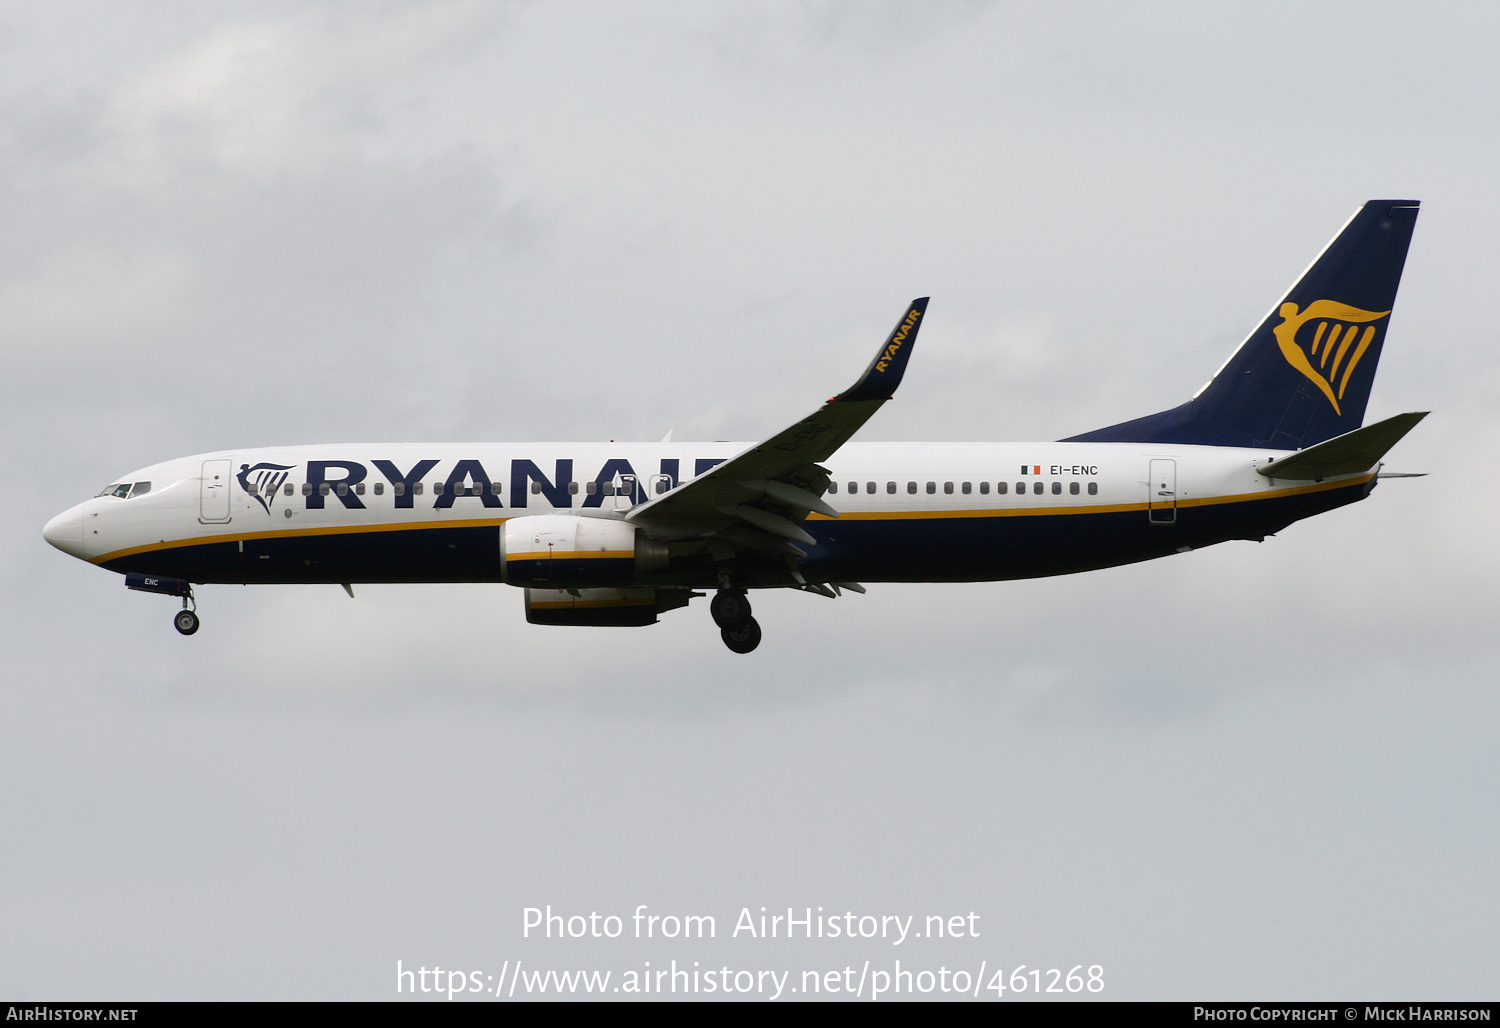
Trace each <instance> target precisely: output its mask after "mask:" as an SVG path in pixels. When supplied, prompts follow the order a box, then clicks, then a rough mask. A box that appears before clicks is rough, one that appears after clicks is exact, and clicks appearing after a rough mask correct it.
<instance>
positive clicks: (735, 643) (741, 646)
mask: <svg viewBox="0 0 1500 1028" xmlns="http://www.w3.org/2000/svg"><path fill="white" fill-rule="evenodd" d="M719 636H720V637H721V638H722V639H723V640H724V645H725V646H728V647H729V648H730V649H731V650H733V651H734V652H735V653H749V652H750V651H751V650H753V649H755V647H757V646H759V645H760V624H759V623H758V622H757V621H756V620H755V619H754V618H746V619H745V623H744V624H743V625H736V626H735V627H733V628H724V629H720V630H719Z"/></svg>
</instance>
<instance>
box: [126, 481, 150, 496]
mask: <svg viewBox="0 0 1500 1028" xmlns="http://www.w3.org/2000/svg"><path fill="white" fill-rule="evenodd" d="M150 491H151V483H150V482H137V483H136V484H135V485H133V486H131V487H130V495H131V496H145V495H146V494H147V493H149V492H150Z"/></svg>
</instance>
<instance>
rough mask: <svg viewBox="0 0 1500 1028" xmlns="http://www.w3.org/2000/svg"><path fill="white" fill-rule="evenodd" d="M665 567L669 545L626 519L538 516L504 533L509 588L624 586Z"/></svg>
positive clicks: (503, 560)
mask: <svg viewBox="0 0 1500 1028" xmlns="http://www.w3.org/2000/svg"><path fill="white" fill-rule="evenodd" d="M666 566H667V544H666V543H664V542H662V541H661V540H659V539H652V538H650V537H648V536H645V535H642V534H641V533H639V532H638V531H636V527H635V525H633V524H631V523H630V522H628V521H616V520H614V519H609V518H584V517H578V516H577V515H574V514H535V515H532V516H530V517H524V518H511V519H510V520H509V521H507V522H505V524H504V525H502V526H501V529H500V568H501V570H500V575H501V578H502V580H503V581H505V582H506V583H508V584H510V585H519V586H542V587H545V588H551V589H558V588H575V589H576V588H584V587H590V586H611V585H623V584H625V583H628V582H630V581H632V580H634V579H635V578H636V576H637V575H640V574H643V573H644V572H647V571H654V570H656V569H657V568H664V567H666ZM528 610H529V607H528ZM652 620H655V618H653V619H652ZM645 623H646V624H650V622H645Z"/></svg>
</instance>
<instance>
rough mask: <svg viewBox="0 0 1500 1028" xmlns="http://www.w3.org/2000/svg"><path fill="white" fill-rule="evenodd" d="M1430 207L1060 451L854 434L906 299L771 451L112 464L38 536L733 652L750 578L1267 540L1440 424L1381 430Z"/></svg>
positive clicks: (149, 586) (241, 573)
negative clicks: (1173, 402)
mask: <svg viewBox="0 0 1500 1028" xmlns="http://www.w3.org/2000/svg"><path fill="white" fill-rule="evenodd" d="M1418 209H1419V204H1418V202H1417V201H1415V200H1371V201H1369V202H1368V203H1365V204H1364V205H1363V206H1361V207H1360V208H1359V209H1358V210H1357V211H1356V212H1355V214H1354V216H1353V217H1352V218H1351V219H1350V220H1349V221H1348V222H1347V223H1346V224H1345V226H1344V227H1343V228H1342V229H1341V230H1340V232H1339V233H1338V234H1337V235H1336V236H1335V237H1334V239H1333V241H1332V242H1331V243H1330V244H1329V245H1328V246H1327V248H1325V249H1324V250H1323V251H1322V253H1321V254H1320V255H1319V256H1318V257H1317V258H1316V259H1315V260H1314V261H1313V262H1312V264H1311V265H1309V267H1308V268H1307V269H1306V270H1305V271H1304V272H1303V274H1302V275H1301V276H1300V277H1299V278H1298V279H1297V280H1296V282H1295V284H1294V285H1293V286H1292V287H1291V289H1290V290H1289V291H1288V292H1287V293H1286V295H1284V296H1283V297H1282V298H1281V300H1280V301H1279V302H1278V303H1277V304H1276V305H1275V306H1273V307H1272V309H1271V311H1270V313H1269V314H1268V315H1267V316H1266V317H1265V319H1264V320H1262V321H1261V323H1260V324H1259V325H1258V326H1257V327H1256V328H1255V330H1254V331H1252V332H1251V333H1250V334H1249V336H1247V337H1246V338H1245V340H1244V342H1242V343H1241V344H1240V346H1239V347H1238V348H1237V349H1236V350H1235V351H1234V353H1233V354H1232V355H1231V356H1230V357H1229V359H1228V360H1227V361H1226V362H1225V363H1224V365H1223V366H1222V367H1220V369H1219V370H1218V372H1217V373H1215V375H1214V376H1213V378H1211V379H1210V380H1209V382H1208V383H1207V384H1206V385H1205V386H1204V387H1203V388H1202V389H1201V390H1199V391H1198V393H1196V394H1195V395H1194V396H1193V397H1192V398H1191V399H1189V400H1188V401H1187V402H1185V403H1183V404H1181V405H1179V406H1177V407H1173V408H1171V409H1170V410H1166V411H1161V412H1160V413H1156V414H1151V415H1148V416H1146V417H1142V418H1136V419H1134V420H1131V421H1126V422H1123V423H1121V424H1116V425H1110V426H1108V427H1105V428H1100V429H1097V430H1094V431H1090V432H1084V433H1082V434H1080V435H1074V436H1070V437H1069V438H1066V439H1062V440H1059V441H1055V442H1023V443H988V442H970V443H865V442H860V443H853V442H850V441H849V440H850V438H851V437H852V436H854V434H855V433H856V432H858V431H859V429H860V428H861V427H862V426H863V425H864V424H865V422H866V421H868V420H869V419H870V417H871V416H872V415H873V414H874V413H875V412H876V411H877V410H879V409H880V407H881V406H882V405H884V404H885V403H886V401H888V400H890V399H891V398H892V396H894V394H895V392H896V388H897V386H898V385H899V384H900V382H901V379H902V377H903V375H904V374H905V372H906V368H907V364H908V362H909V361H910V359H911V354H912V350H913V348H914V346H915V344H916V340H917V335H918V333H919V332H920V330H921V328H922V325H923V324H924V319H925V318H926V315H927V298H926V297H923V298H919V299H916V300H913V301H912V302H911V304H910V305H908V306H907V308H906V309H905V311H904V312H903V314H902V315H901V318H900V320H899V321H898V322H897V324H896V327H895V329H894V330H893V331H892V332H891V334H890V335H889V336H888V337H887V338H886V340H885V342H884V343H882V344H881V346H880V349H879V350H878V351H877V352H876V354H875V358H874V360H872V361H871V362H870V365H869V366H868V367H867V368H866V369H865V372H864V374H863V375H861V376H860V378H859V380H858V381H857V382H855V383H854V385H853V386H851V387H850V388H848V389H846V390H844V391H843V392H841V393H839V394H838V395H836V396H834V397H832V398H831V399H829V400H828V401H827V402H826V403H824V404H823V405H822V406H821V407H819V408H818V409H817V410H816V411H814V412H813V413H812V414H810V415H808V416H807V417H805V418H803V419H802V420H800V421H798V422H797V423H796V424H794V425H792V426H791V427H789V428H787V429H785V430H783V431H781V432H778V433H777V434H775V435H773V436H771V437H770V438H768V439H766V440H765V441H764V442H760V443H755V444H746V443H677V442H671V441H670V433H669V434H668V439H667V440H664V441H662V442H660V443H654V444H653V443H613V442H611V443H607V444H597V443H595V444H584V443H526V444H505V443H459V444H411V443H377V444H329V445H316V446H290V447H260V448H246V449H240V450H226V451H219V452H214V453H203V454H197V455H194V456H191V457H184V458H181V459H179V460H173V461H168V462H166V463H162V464H154V465H151V466H150V467H146V468H142V469H140V470H138V471H133V472H131V473H130V474H128V475H123V476H121V477H120V478H118V479H117V480H116V481H114V482H113V483H111V484H110V485H108V486H107V487H105V489H104V490H103V491H102V492H100V493H99V494H98V495H97V496H95V497H93V498H92V499H89V500H85V501H84V502H83V503H80V504H78V505H77V506H75V507H72V508H70V509H69V510H67V511H65V512H63V513H62V514H59V515H58V516H57V517H55V518H53V519H52V520H51V521H50V522H48V524H47V525H46V527H45V529H44V530H43V535H44V537H45V538H46V540H47V541H48V542H49V543H51V544H52V545H53V546H55V547H57V548H58V549H60V550H62V551H63V552H65V553H68V554H70V555H72V556H74V557H78V558H80V559H82V560H86V561H88V562H90V563H92V564H97V565H98V566H100V567H102V568H106V569H108V570H110V571H114V572H116V573H118V574H122V575H124V576H125V585H126V587H127V588H130V589H135V590H139V591H144V592H153V593H161V594H165V595H169V596H174V597H180V598H181V600H182V608H181V610H179V611H178V612H177V613H176V615H175V617H174V624H175V626H176V628H177V630H178V631H179V632H181V633H182V634H183V635H192V634H193V633H194V632H196V631H197V630H198V627H199V624H200V621H199V617H198V614H197V601H196V598H195V594H194V587H195V586H200V585H204V584H208V583H233V584H261V583H323V584H334V585H342V586H343V587H344V589H345V591H346V592H348V593H349V595H350V596H351V597H352V596H353V595H354V589H353V587H354V585H356V584H363V583H379V582H501V583H505V584H507V585H511V586H516V587H519V588H521V589H523V590H524V606H525V612H526V620H527V621H528V622H530V623H532V624H539V625H571V626H632V627H639V626H645V625H651V624H655V623H656V622H657V620H658V619H659V617H660V615H662V614H664V613H666V612H668V611H671V610H675V609H677V608H679V607H685V606H687V605H688V603H689V602H690V601H691V600H693V599H695V598H700V597H703V596H705V595H707V592H708V591H712V592H713V598H712V599H711V600H710V602H709V613H710V615H711V616H712V619H713V621H714V623H715V624H716V625H717V626H718V628H719V630H720V636H721V638H722V639H723V641H724V643H725V645H726V646H728V647H729V649H730V650H732V651H733V652H735V653H749V652H750V651H752V650H754V649H755V648H756V647H757V646H758V645H759V643H760V641H761V628H760V626H759V624H758V623H757V622H756V620H755V618H754V617H753V616H752V614H751V606H750V602H749V592H750V591H751V590H754V589H796V590H801V591H804V592H809V593H817V594H820V595H822V596H826V597H839V596H841V595H843V594H844V593H846V592H855V593H863V592H864V591H865V583H875V582H972V581H1000V580H1009V579H1020V578H1033V577H1040V576H1045V575H1061V574H1071V573H1074V572H1081V571H1089V570H1093V569H1097V568H1106V567H1113V566H1116V565H1121V564H1128V563H1132V562H1135V561H1142V560H1150V559H1153V558H1156V557H1165V556H1169V555H1171V554H1176V553H1186V552H1189V551H1191V550H1196V549H1200V548H1202V547H1204V546H1210V545H1213V544H1215V543H1220V542H1224V541H1227V540H1231V539H1253V540H1257V541H1259V540H1263V539H1264V538H1266V537H1267V536H1271V535H1274V534H1276V533H1277V532H1279V531H1280V530H1282V529H1283V528H1286V527H1287V526H1288V525H1290V524H1292V523H1293V522H1295V521H1300V520H1301V519H1303V518H1308V517H1312V516H1313V515H1315V514H1321V513H1323V512H1324V511H1329V510H1332V509H1334V508H1335V507H1342V506H1344V505H1345V504H1349V503H1353V502H1355V501H1358V500H1362V499H1364V498H1365V497H1366V496H1368V495H1369V494H1370V492H1371V490H1373V489H1374V487H1375V485H1376V482H1377V481H1378V480H1379V479H1380V478H1384V477H1416V476H1411V475H1395V474H1393V473H1389V472H1384V471H1382V470H1381V468H1382V466H1383V465H1382V459H1383V458H1384V457H1385V455H1386V453H1387V452H1388V451H1389V450H1390V449H1391V448H1392V447H1393V446H1394V445H1395V444H1396V443H1397V442H1398V441H1399V440H1400V439H1401V438H1402V437H1403V436H1404V435H1405V434H1406V433H1407V432H1408V431H1410V430H1411V428H1412V427H1413V426H1415V425H1416V424H1417V422H1419V421H1420V420H1421V419H1422V418H1423V417H1425V416H1426V413H1427V412H1416V413H1409V414H1400V415H1397V416H1395V417H1393V418H1388V419H1386V420H1384V421H1381V422H1378V423H1376V424H1372V425H1364V423H1363V422H1364V413H1365V405H1366V402H1367V400H1368V399H1369V395H1370V387H1371V384H1372V382H1373V380H1374V377H1375V370H1376V365H1377V364H1378V363H1379V360H1380V353H1381V348H1382V346H1383V344H1384V341H1385V335H1386V331H1387V327H1388V325H1389V322H1390V314H1391V310H1392V307H1393V306H1394V301H1395V296H1396V289H1397V286H1398V285H1399V283H1400V279H1401V271H1402V268H1403V266H1404V264H1405V261H1406V253H1407V248H1408V246H1409V244H1410V242H1411V235H1412V230H1413V228H1414V226H1415V224H1416V219H1417V213H1418Z"/></svg>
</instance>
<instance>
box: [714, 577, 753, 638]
mask: <svg viewBox="0 0 1500 1028" xmlns="http://www.w3.org/2000/svg"><path fill="white" fill-rule="evenodd" d="M708 612H709V613H710V614H712V615H713V619H714V624H716V625H718V626H719V636H720V638H722V639H723V640H724V645H725V646H728V647H729V648H730V649H731V650H733V651H734V652H735V653H749V652H750V651H751V650H753V649H755V647H757V646H759V645H760V625H759V624H757V623H756V621H755V619H754V618H753V617H751V616H750V598H749V597H748V596H746V595H745V591H744V590H743V589H720V590H719V591H718V592H717V593H715V594H714V598H713V600H712V602H710V603H709V605H708Z"/></svg>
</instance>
